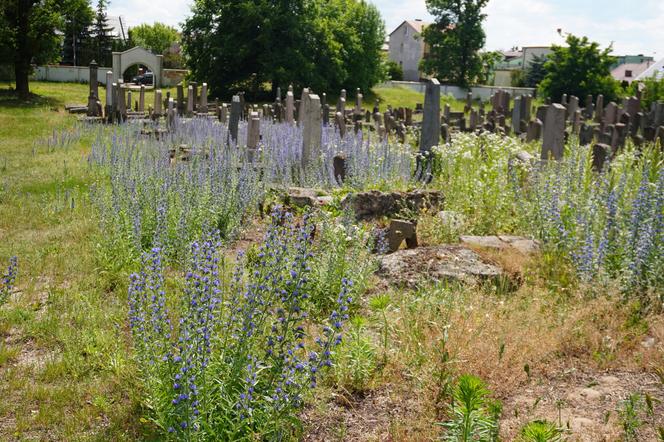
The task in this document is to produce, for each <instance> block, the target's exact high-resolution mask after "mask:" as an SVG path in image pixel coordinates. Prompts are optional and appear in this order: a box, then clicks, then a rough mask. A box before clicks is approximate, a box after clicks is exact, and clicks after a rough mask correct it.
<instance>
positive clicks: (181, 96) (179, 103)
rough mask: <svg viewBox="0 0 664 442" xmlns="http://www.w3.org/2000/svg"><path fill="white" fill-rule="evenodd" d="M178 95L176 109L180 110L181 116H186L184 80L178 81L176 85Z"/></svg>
mask: <svg viewBox="0 0 664 442" xmlns="http://www.w3.org/2000/svg"><path fill="white" fill-rule="evenodd" d="M176 90H177V92H176V96H177V105H176V109H177V111H178V115H179V116H180V117H182V116H184V110H185V104H184V87H183V86H182V82H180V83H178V85H177V87H176Z"/></svg>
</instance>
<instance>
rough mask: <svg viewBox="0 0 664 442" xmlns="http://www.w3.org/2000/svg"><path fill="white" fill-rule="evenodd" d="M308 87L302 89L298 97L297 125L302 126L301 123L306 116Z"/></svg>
mask: <svg viewBox="0 0 664 442" xmlns="http://www.w3.org/2000/svg"><path fill="white" fill-rule="evenodd" d="M308 98H309V88H306V87H305V88H304V89H302V97H301V98H300V107H299V109H298V110H297V125H298V126H299V127H302V123H303V122H304V120H305V119H306V118H307V106H308V105H309V99H308Z"/></svg>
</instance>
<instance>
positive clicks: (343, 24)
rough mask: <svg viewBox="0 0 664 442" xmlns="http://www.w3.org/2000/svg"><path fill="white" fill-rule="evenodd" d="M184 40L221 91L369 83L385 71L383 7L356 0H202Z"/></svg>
mask: <svg viewBox="0 0 664 442" xmlns="http://www.w3.org/2000/svg"><path fill="white" fill-rule="evenodd" d="M192 12H193V14H192V16H191V17H190V18H188V19H187V20H186V21H185V23H184V25H183V32H182V40H183V44H184V49H185V53H186V55H187V63H188V65H189V67H190V69H191V71H192V76H193V77H194V78H195V79H198V80H205V81H207V82H208V83H210V86H211V88H212V90H213V91H214V92H215V93H217V94H223V93H228V92H232V91H237V90H240V89H246V90H248V91H250V92H252V93H253V94H254V95H257V94H259V93H260V91H261V90H262V89H263V86H264V85H265V84H269V85H270V86H271V88H272V89H275V88H276V87H277V86H282V87H286V86H287V85H288V84H293V85H294V86H295V87H298V88H299V87H304V86H310V87H312V88H313V89H314V90H316V91H318V92H323V91H330V90H334V89H336V88H341V87H346V88H355V87H360V88H363V89H367V88H369V87H371V86H372V85H373V84H375V83H376V82H377V81H379V80H380V79H381V77H382V72H383V69H382V66H381V58H380V56H381V55H380V47H381V45H382V43H383V40H384V36H385V28H384V24H383V22H382V20H381V18H380V14H379V13H378V11H377V9H376V8H375V7H374V6H373V5H370V4H367V3H365V2H363V1H358V0H328V1H326V0H196V1H195V3H194V5H193V7H192Z"/></svg>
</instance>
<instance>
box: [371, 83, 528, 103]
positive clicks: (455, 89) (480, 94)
mask: <svg viewBox="0 0 664 442" xmlns="http://www.w3.org/2000/svg"><path fill="white" fill-rule="evenodd" d="M381 86H382V87H407V88H409V89H412V90H414V91H417V92H419V93H421V94H423V93H424V89H425V87H426V83H421V82H414V81H388V82H386V83H383V84H382V85H381ZM499 90H504V91H507V92H509V93H510V94H511V95H512V97H517V96H519V95H528V94H530V95H534V94H535V89H534V88H530V87H501V86H473V87H471V88H470V91H471V92H472V93H473V98H474V99H477V98H481V99H482V101H487V100H488V99H489V98H490V97H491V95H492V94H494V93H496V92H498V91H499ZM467 93H468V91H467V90H466V89H463V88H461V87H459V86H448V85H444V84H441V85H440V94H441V95H452V96H453V97H454V98H456V99H457V100H464V99H465V98H466V94H467Z"/></svg>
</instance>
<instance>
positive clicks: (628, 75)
mask: <svg viewBox="0 0 664 442" xmlns="http://www.w3.org/2000/svg"><path fill="white" fill-rule="evenodd" d="M625 78H632V71H630V70H629V69H627V70H626V71H625Z"/></svg>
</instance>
